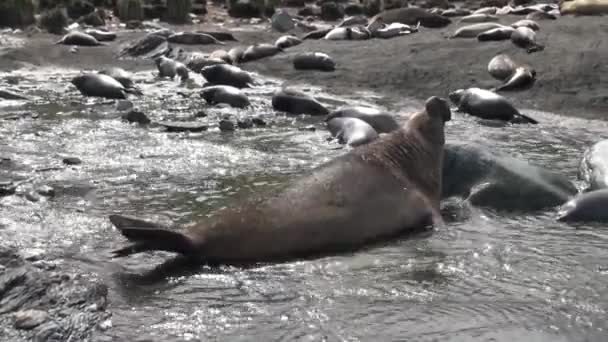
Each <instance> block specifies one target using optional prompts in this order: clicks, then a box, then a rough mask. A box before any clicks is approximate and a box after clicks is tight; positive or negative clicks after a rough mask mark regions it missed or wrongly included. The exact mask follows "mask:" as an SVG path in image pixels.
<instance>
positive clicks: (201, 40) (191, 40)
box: [167, 32, 224, 45]
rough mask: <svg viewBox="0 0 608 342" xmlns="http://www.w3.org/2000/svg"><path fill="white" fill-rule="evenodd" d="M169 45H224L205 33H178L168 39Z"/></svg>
mask: <svg viewBox="0 0 608 342" xmlns="http://www.w3.org/2000/svg"><path fill="white" fill-rule="evenodd" d="M167 41H168V42H169V43H174V44H184V45H208V44H219V45H224V43H222V42H220V41H219V40H217V39H216V38H215V37H213V36H212V35H209V34H205V33H199V32H178V33H174V34H172V35H170V36H169V37H167Z"/></svg>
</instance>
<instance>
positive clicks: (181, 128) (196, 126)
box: [156, 121, 209, 133]
mask: <svg viewBox="0 0 608 342" xmlns="http://www.w3.org/2000/svg"><path fill="white" fill-rule="evenodd" d="M156 123H157V124H158V125H159V126H162V127H165V129H166V131H167V132H170V133H179V132H203V131H206V130H207V129H209V127H208V126H207V125H204V124H202V123H199V122H184V121H158V122H156Z"/></svg>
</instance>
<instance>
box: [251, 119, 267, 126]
mask: <svg viewBox="0 0 608 342" xmlns="http://www.w3.org/2000/svg"><path fill="white" fill-rule="evenodd" d="M251 122H253V124H254V125H256V126H266V125H267V124H266V121H265V120H264V119H262V118H260V117H254V118H251Z"/></svg>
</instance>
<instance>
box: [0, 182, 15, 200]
mask: <svg viewBox="0 0 608 342" xmlns="http://www.w3.org/2000/svg"><path fill="white" fill-rule="evenodd" d="M16 190H17V186H16V185H14V184H13V182H10V181H0V196H10V195H14V194H15V191H16Z"/></svg>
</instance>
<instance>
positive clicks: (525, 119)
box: [511, 113, 538, 124]
mask: <svg viewBox="0 0 608 342" xmlns="http://www.w3.org/2000/svg"><path fill="white" fill-rule="evenodd" d="M511 122H512V123H529V124H537V123H538V121H536V120H535V119H532V118H531V117H529V116H527V115H524V114H521V113H519V114H518V115H517V116H515V117H514V118H513V119H512V120H511Z"/></svg>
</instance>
